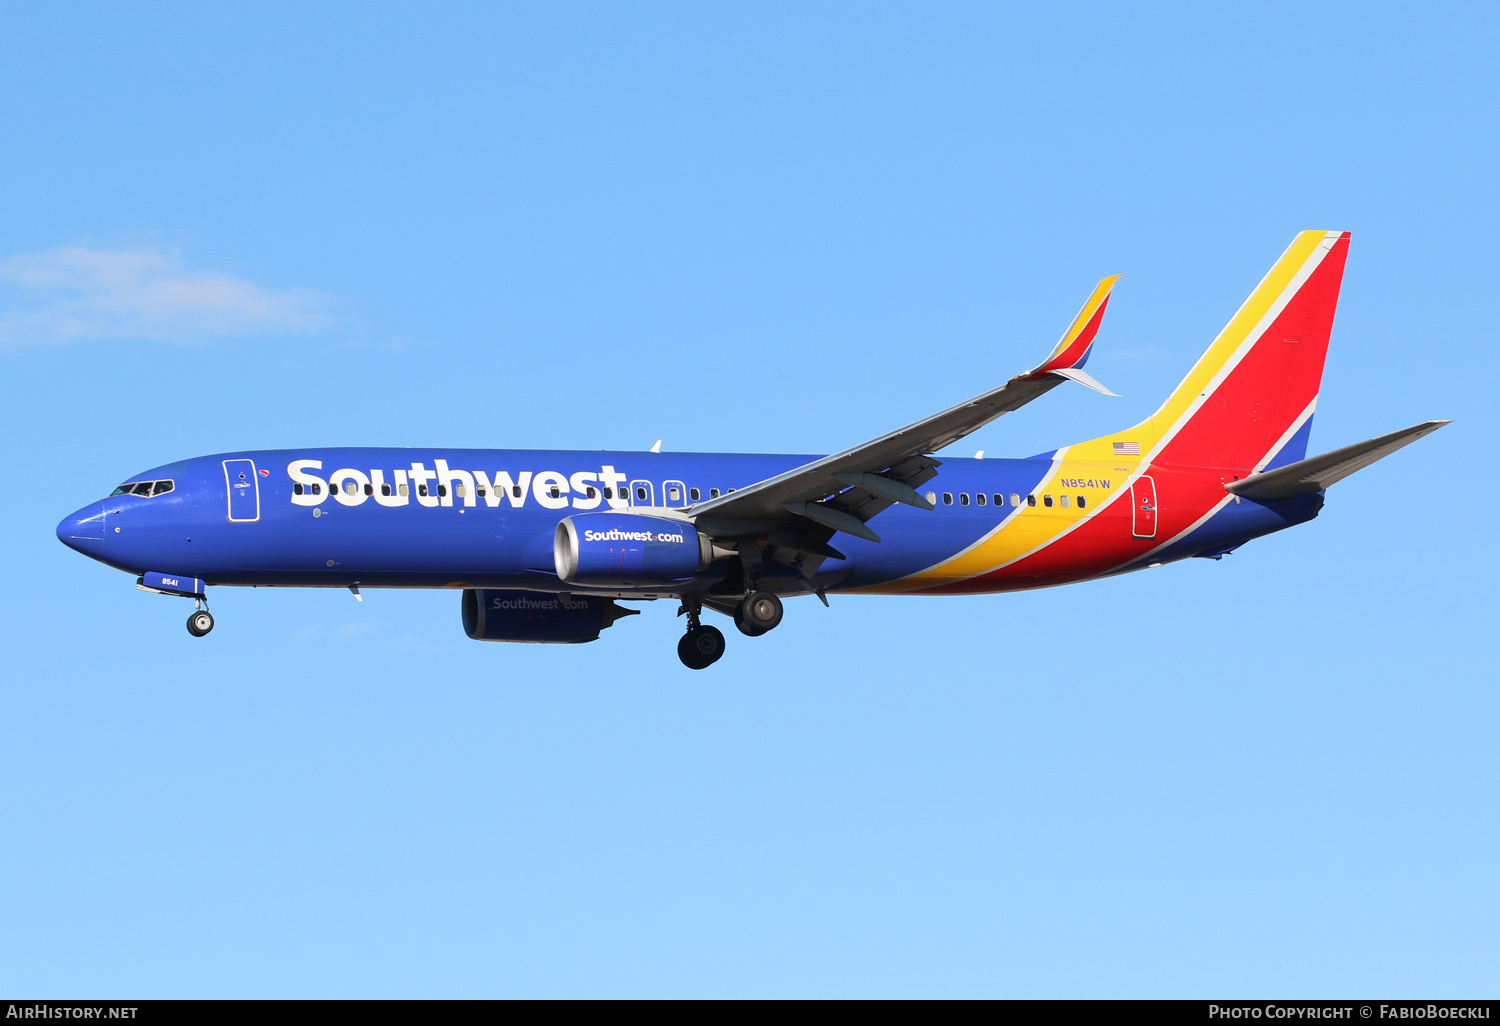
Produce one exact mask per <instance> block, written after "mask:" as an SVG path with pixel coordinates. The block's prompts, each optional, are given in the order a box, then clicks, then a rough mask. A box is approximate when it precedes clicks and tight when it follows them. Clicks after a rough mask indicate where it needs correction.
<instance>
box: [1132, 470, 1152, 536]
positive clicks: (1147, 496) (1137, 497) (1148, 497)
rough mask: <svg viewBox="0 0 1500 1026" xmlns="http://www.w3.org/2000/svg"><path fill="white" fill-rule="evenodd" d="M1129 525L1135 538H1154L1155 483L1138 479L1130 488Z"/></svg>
mask: <svg viewBox="0 0 1500 1026" xmlns="http://www.w3.org/2000/svg"><path fill="white" fill-rule="evenodd" d="M1130 499H1131V502H1130V524H1131V531H1132V533H1133V534H1134V535H1135V536H1136V537H1137V538H1155V537H1156V482H1155V481H1153V480H1151V478H1150V477H1138V478H1136V479H1135V483H1134V484H1132V485H1131V486H1130Z"/></svg>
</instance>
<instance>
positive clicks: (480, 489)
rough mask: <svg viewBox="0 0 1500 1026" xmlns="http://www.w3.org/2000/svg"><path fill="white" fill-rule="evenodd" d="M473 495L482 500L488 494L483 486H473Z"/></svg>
mask: <svg viewBox="0 0 1500 1026" xmlns="http://www.w3.org/2000/svg"><path fill="white" fill-rule="evenodd" d="M385 494H387V495H389V494H391V493H390V492H386V493H385ZM474 494H475V495H477V496H479V497H480V498H481V499H482V498H484V497H485V496H486V495H488V494H489V492H488V491H486V490H485V487H484V485H475V486H474Z"/></svg>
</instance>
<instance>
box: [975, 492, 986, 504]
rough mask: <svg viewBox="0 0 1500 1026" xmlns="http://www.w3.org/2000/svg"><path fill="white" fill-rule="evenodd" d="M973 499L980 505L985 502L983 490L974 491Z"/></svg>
mask: <svg viewBox="0 0 1500 1026" xmlns="http://www.w3.org/2000/svg"><path fill="white" fill-rule="evenodd" d="M974 501H975V502H977V503H979V504H980V505H981V506H983V505H984V504H985V501H986V500H985V497H984V493H983V492H976V493H974Z"/></svg>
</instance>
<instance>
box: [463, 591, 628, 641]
mask: <svg viewBox="0 0 1500 1026" xmlns="http://www.w3.org/2000/svg"><path fill="white" fill-rule="evenodd" d="M639 612H640V610H639V609H626V608H625V607H624V606H620V605H616V604H615V601H614V600H613V599H606V598H595V597H593V596H585V595H568V596H563V595H549V594H547V593H546V592H543V591H492V590H489V589H483V590H476V589H472V588H471V589H469V590H467V591H465V592H464V600H463V616H464V633H465V634H467V635H468V636H469V637H471V638H473V639H474V640H475V641H514V642H523V643H525V642H529V643H531V644H534V645H577V644H581V643H583V642H585V641H594V640H597V639H598V637H599V632H600V631H602V630H604V628H606V627H608V626H609V625H610V624H612V623H614V622H615V621H616V620H618V619H619V618H620V617H622V616H633V615H635V614H636V613H639Z"/></svg>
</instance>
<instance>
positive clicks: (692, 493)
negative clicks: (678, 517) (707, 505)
mask: <svg viewBox="0 0 1500 1026" xmlns="http://www.w3.org/2000/svg"><path fill="white" fill-rule="evenodd" d="M702 497H703V493H702V492H700V491H699V490H698V489H696V488H689V489H688V498H689V499H690V500H691V501H693V502H697V501H698V500H699V499H701V498H702Z"/></svg>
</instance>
